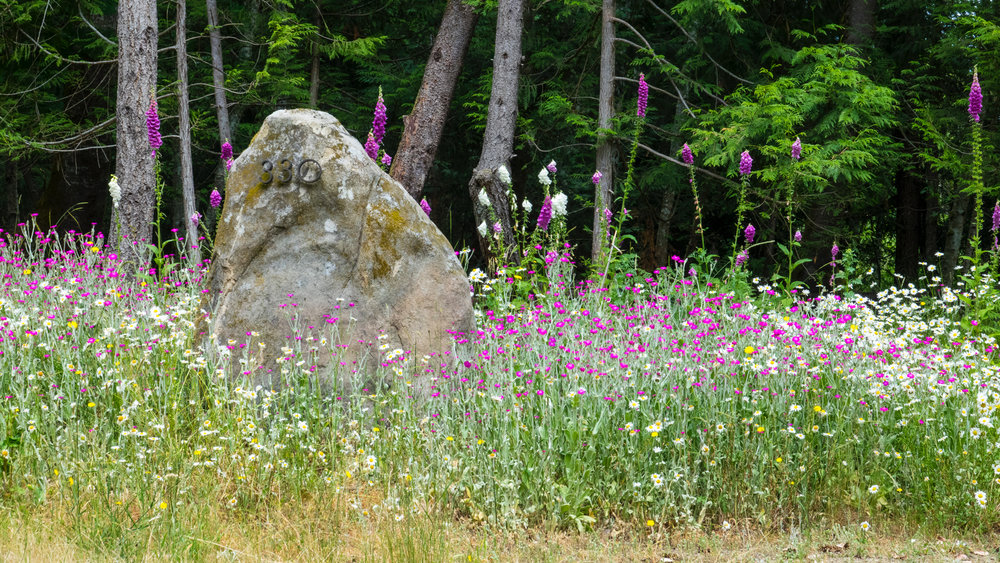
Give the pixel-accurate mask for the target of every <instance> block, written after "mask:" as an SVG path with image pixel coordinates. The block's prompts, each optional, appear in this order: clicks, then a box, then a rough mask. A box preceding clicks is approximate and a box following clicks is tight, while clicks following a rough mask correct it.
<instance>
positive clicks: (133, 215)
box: [112, 0, 157, 265]
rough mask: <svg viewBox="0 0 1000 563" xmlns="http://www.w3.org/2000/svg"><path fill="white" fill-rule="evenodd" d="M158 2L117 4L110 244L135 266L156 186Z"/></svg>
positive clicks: (128, 0) (146, 233) (150, 219)
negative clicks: (153, 113)
mask: <svg viewBox="0 0 1000 563" xmlns="http://www.w3.org/2000/svg"><path fill="white" fill-rule="evenodd" d="M156 40H157V29H156V2H155V0H122V2H120V3H119V4H118V97H117V100H116V104H117V105H116V110H115V116H116V118H117V130H116V132H117V153H116V154H117V162H116V166H115V171H116V174H117V176H118V184H119V185H120V186H121V191H122V196H121V202H120V203H119V205H118V214H117V215H118V217H117V220H116V221H114V225H113V228H112V232H113V233H114V234H113V235H112V240H113V241H114V243H115V245H116V247H117V249H118V254H119V255H120V257H121V258H122V259H123V260H125V261H126V262H129V263H132V264H133V265H135V264H136V263H137V262H138V260H139V258H140V256H142V253H143V251H142V248H141V246H140V245H141V244H143V243H146V242H149V241H151V239H152V232H153V229H152V225H153V206H154V202H155V187H156V180H155V178H154V175H153V157H152V156H151V154H150V153H151V149H150V148H149V142H148V140H147V138H146V115H145V113H146V110H147V108H149V104H150V101H151V100H153V99H154V96H155V92H156Z"/></svg>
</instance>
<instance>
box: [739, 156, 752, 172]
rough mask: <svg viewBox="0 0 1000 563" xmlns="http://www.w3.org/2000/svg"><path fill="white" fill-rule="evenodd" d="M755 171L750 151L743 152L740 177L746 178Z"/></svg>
mask: <svg viewBox="0 0 1000 563" xmlns="http://www.w3.org/2000/svg"><path fill="white" fill-rule="evenodd" d="M752 169H753V159H752V158H750V151H743V154H741V155H740V176H746V175H747V174H749V173H750V170H752Z"/></svg>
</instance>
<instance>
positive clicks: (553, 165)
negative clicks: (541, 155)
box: [545, 160, 556, 174]
mask: <svg viewBox="0 0 1000 563" xmlns="http://www.w3.org/2000/svg"><path fill="white" fill-rule="evenodd" d="M545 168H546V169H547V170H548V171H549V173H550V174H555V173H556V161H554V160H553V161H551V162H549V163H548V164H546V165H545Z"/></svg>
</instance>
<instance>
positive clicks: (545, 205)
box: [538, 196, 552, 231]
mask: <svg viewBox="0 0 1000 563" xmlns="http://www.w3.org/2000/svg"><path fill="white" fill-rule="evenodd" d="M551 221H552V197H551V196H545V201H544V202H542V209H541V210H540V211H539V212H538V228H539V229H541V230H543V231H547V230H549V222H551Z"/></svg>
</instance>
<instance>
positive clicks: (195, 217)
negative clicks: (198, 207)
mask: <svg viewBox="0 0 1000 563" xmlns="http://www.w3.org/2000/svg"><path fill="white" fill-rule="evenodd" d="M199 221H201V213H198V212H197V211H195V212H194V213H193V214H191V224H192V225H193V226H195V227H197V226H198V222H199Z"/></svg>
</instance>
